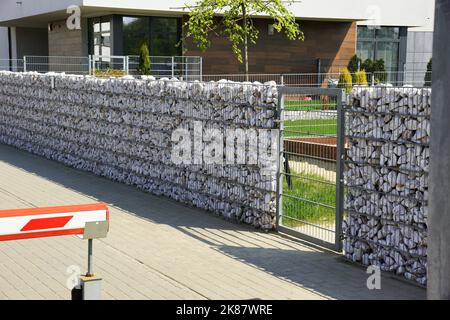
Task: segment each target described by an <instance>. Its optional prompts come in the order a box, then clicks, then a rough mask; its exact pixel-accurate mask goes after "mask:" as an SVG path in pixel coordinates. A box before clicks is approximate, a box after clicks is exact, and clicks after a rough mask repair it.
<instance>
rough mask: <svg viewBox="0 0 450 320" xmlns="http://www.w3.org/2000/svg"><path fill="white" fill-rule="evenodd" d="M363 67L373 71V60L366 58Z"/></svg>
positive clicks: (370, 71)
mask: <svg viewBox="0 0 450 320" xmlns="http://www.w3.org/2000/svg"><path fill="white" fill-rule="evenodd" d="M361 69H362V70H365V71H366V72H369V73H373V61H372V60H371V59H366V60H364V62H363V63H362V65H361Z"/></svg>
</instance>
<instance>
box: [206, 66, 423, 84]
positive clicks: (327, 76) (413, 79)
mask: <svg viewBox="0 0 450 320" xmlns="http://www.w3.org/2000/svg"><path fill="white" fill-rule="evenodd" d="M427 74H428V75H430V76H431V72H427V71H426V70H425V71H402V72H391V71H388V72H374V73H366V80H367V85H369V86H376V85H383V84H385V85H392V86H397V87H398V86H405V85H410V86H419V87H420V86H426V85H431V83H430V82H429V83H427V81H426V78H425V76H426V75H427ZM351 75H352V80H353V85H361V84H360V83H357V82H356V81H355V79H356V75H355V74H354V73H351ZM339 77H340V73H287V74H250V75H248V78H247V76H246V75H245V74H215V75H203V76H202V79H203V80H204V81H218V80H221V79H226V80H230V81H236V82H244V81H247V79H248V81H250V82H255V81H257V82H261V83H264V82H268V81H275V82H276V83H277V84H278V85H283V86H287V87H317V88H336V87H339Z"/></svg>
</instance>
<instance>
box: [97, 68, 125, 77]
mask: <svg viewBox="0 0 450 320" xmlns="http://www.w3.org/2000/svg"><path fill="white" fill-rule="evenodd" d="M125 75H126V73H125V71H123V70H118V69H106V70H101V69H96V70H95V71H94V76H96V77H97V78H111V77H113V78H120V77H123V76H125Z"/></svg>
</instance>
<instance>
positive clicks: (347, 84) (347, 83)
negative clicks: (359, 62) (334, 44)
mask: <svg viewBox="0 0 450 320" xmlns="http://www.w3.org/2000/svg"><path fill="white" fill-rule="evenodd" d="M352 85H353V80H352V75H351V74H350V71H348V69H347V68H344V69H342V70H341V72H340V75H339V84H338V87H339V88H342V89H345V92H346V93H350V92H351V91H352Z"/></svg>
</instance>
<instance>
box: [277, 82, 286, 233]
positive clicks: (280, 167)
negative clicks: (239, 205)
mask: <svg viewBox="0 0 450 320" xmlns="http://www.w3.org/2000/svg"><path fill="white" fill-rule="evenodd" d="M280 89H281V90H280V91H279V92H278V107H277V109H278V112H277V120H278V146H277V152H278V154H277V175H276V179H277V181H276V189H277V197H276V228H277V229H278V228H279V227H280V225H281V224H282V223H283V207H282V206H283V161H284V140H283V135H284V122H283V120H284V93H283V88H280Z"/></svg>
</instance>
